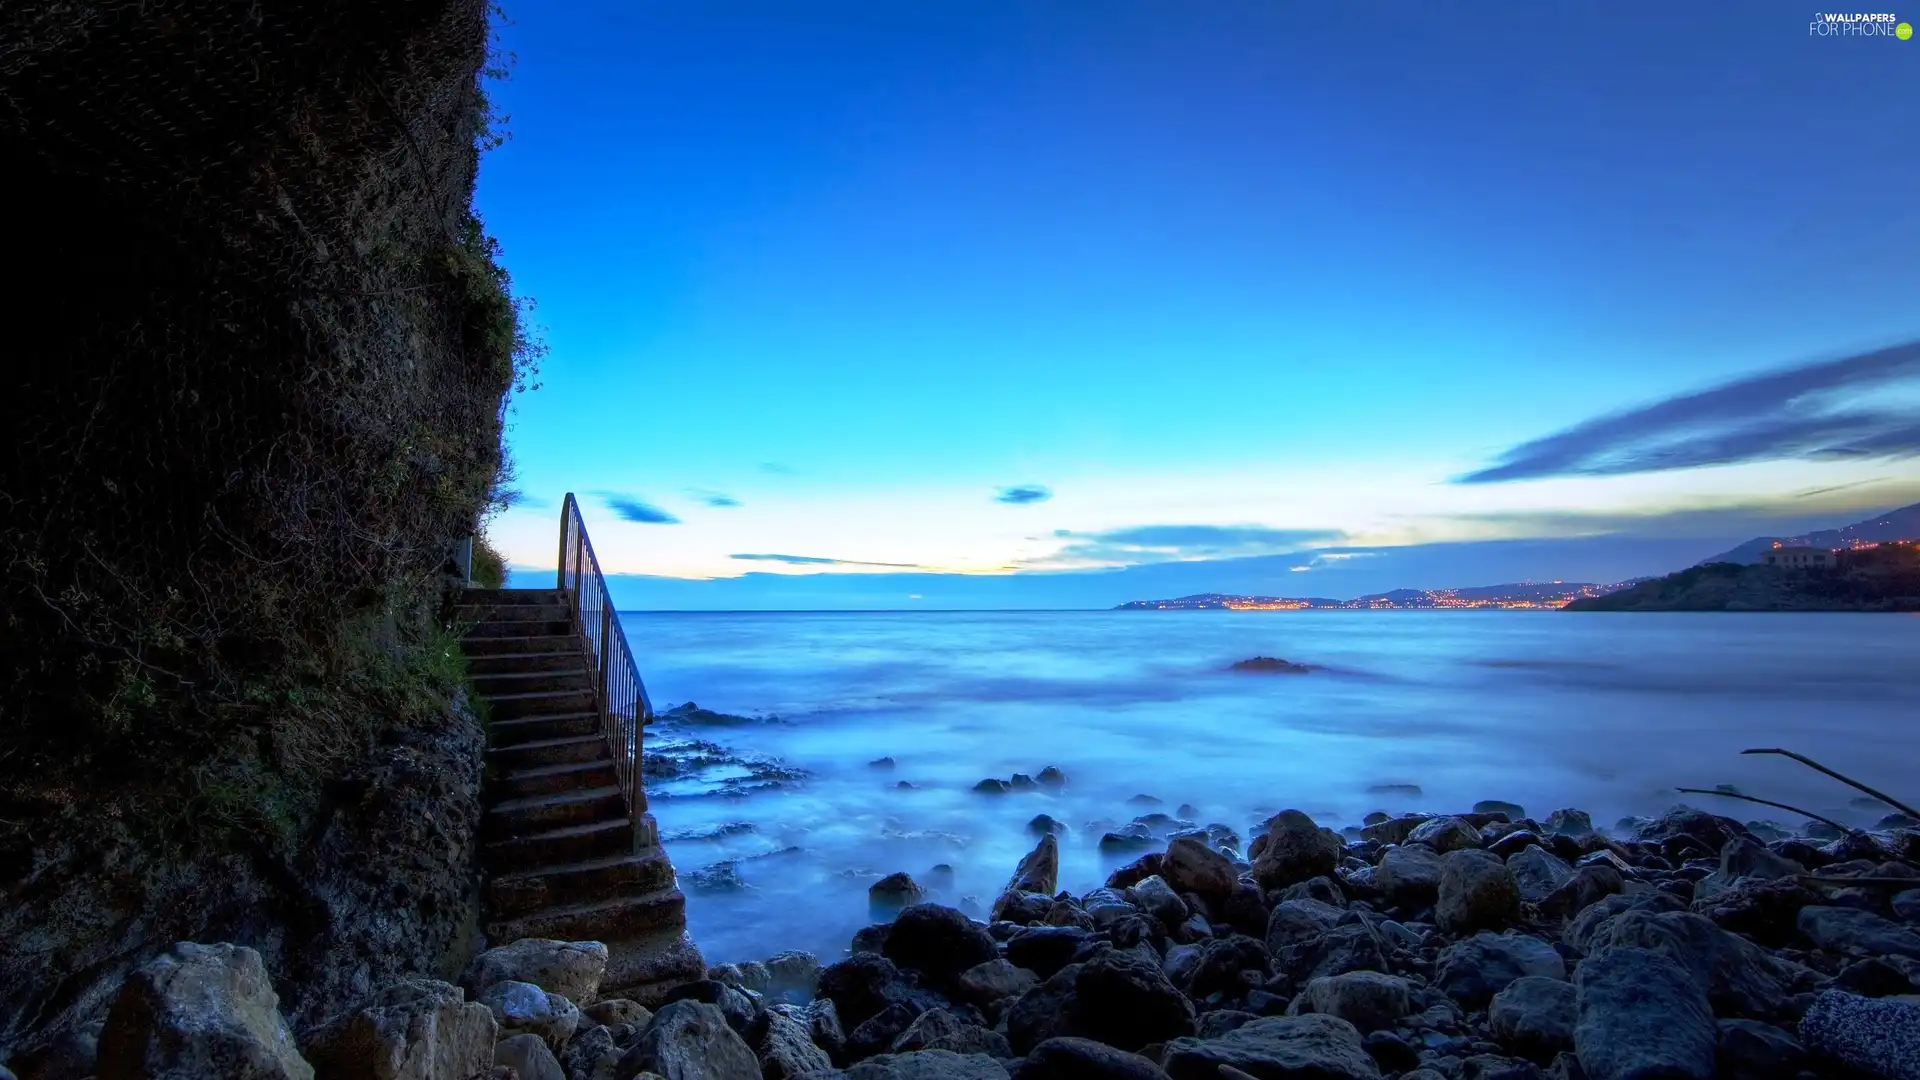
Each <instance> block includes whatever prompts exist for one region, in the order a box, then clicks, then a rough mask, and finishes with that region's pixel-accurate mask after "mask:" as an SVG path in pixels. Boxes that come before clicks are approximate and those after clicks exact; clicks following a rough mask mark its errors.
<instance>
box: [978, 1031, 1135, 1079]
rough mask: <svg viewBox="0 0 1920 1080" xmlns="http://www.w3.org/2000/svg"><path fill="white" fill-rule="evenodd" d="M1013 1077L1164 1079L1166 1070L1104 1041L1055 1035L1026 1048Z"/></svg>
mask: <svg viewBox="0 0 1920 1080" xmlns="http://www.w3.org/2000/svg"><path fill="white" fill-rule="evenodd" d="M1013 1080H1167V1073H1166V1070H1164V1069H1162V1068H1161V1067H1160V1066H1159V1065H1157V1064H1155V1063H1154V1062H1152V1061H1149V1060H1147V1059H1146V1058H1143V1057H1141V1056H1140V1055H1138V1054H1129V1053H1127V1052H1126V1051H1124V1050H1115V1049H1114V1048H1113V1047H1111V1046H1108V1045H1107V1044H1105V1043H1100V1042H1095V1041H1093V1040H1092V1039H1075V1038H1059V1039H1048V1040H1047V1041H1046V1042H1043V1043H1041V1044H1040V1045H1039V1046H1036V1047H1034V1048H1033V1049H1032V1050H1031V1051H1029V1052H1028V1054H1027V1056H1026V1059H1025V1060H1023V1061H1022V1062H1021V1063H1020V1065H1019V1067H1018V1068H1016V1069H1015V1070H1014V1072H1013Z"/></svg>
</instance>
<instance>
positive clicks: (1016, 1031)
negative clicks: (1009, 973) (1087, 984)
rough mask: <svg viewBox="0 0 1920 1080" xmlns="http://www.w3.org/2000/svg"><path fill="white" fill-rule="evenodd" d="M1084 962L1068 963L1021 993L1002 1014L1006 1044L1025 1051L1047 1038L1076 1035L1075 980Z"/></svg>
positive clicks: (1077, 1031)
mask: <svg viewBox="0 0 1920 1080" xmlns="http://www.w3.org/2000/svg"><path fill="white" fill-rule="evenodd" d="M1082 967H1084V964H1078V963H1075V964H1068V965H1066V966H1065V967H1063V968H1061V969H1060V970H1058V971H1056V972H1054V973H1053V974H1052V975H1051V976H1049V977H1048V978H1047V980H1046V981H1045V982H1043V983H1041V984H1040V985H1039V986H1036V987H1034V988H1033V989H1031V990H1029V991H1027V992H1026V993H1025V994H1022V995H1020V999H1019V1000H1018V1001H1016V1002H1014V1003H1013V1006H1012V1007H1011V1008H1009V1009H1008V1010H1007V1011H1006V1014H1005V1016H1004V1017H1003V1021H1004V1026H1005V1028H1006V1036H1007V1042H1008V1044H1009V1045H1010V1046H1011V1047H1012V1048H1013V1052H1014V1053H1016V1054H1024V1053H1026V1052H1027V1051H1029V1050H1032V1049H1033V1048H1034V1047H1035V1046H1038V1045H1039V1044H1041V1043H1042V1042H1045V1041H1046V1040H1048V1039H1052V1038H1056V1037H1059V1036H1067V1035H1072V1036H1079V1035H1084V1034H1085V1032H1083V1031H1081V1030H1079V1028H1078V1025H1077V1021H1078V1010H1077V1009H1076V1008H1075V1004H1076V1002H1075V1000H1074V998H1075V989H1074V987H1075V984H1076V983H1077V982H1078V981H1079V978H1080V971H1081V968H1082Z"/></svg>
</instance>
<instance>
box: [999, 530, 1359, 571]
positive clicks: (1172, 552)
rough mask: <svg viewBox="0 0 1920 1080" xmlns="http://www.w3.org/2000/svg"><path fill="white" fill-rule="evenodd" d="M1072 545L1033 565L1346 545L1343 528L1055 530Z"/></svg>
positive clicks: (1213, 556)
mask: <svg viewBox="0 0 1920 1080" xmlns="http://www.w3.org/2000/svg"><path fill="white" fill-rule="evenodd" d="M1053 535H1054V537H1055V538H1056V539H1062V540H1069V541H1072V542H1071V543H1069V544H1067V545H1066V546H1064V547H1062V548H1061V549H1060V550H1059V551H1057V552H1055V553H1053V554H1052V555H1049V556H1047V557H1045V558H1043V559H1038V560H1034V561H1033V562H1031V563H1029V564H1028V565H1032V566H1046V565H1059V564H1086V563H1099V564H1108V565H1112V564H1120V565H1138V564H1143V563H1153V562H1174V561H1186V560H1196V559H1237V558H1244V557H1246V556H1249V555H1277V554H1292V553H1295V552H1299V551H1300V549H1302V548H1309V547H1313V546H1315V545H1320V544H1328V543H1333V542H1337V541H1340V540H1344V539H1346V538H1347V534H1346V533H1344V532H1342V531H1340V530H1338V529H1274V528H1269V527H1267V526H1264V525H1136V526H1132V527H1129V528H1124V529H1107V530H1104V531H1101V532H1074V531H1073V530H1071V529H1056V530H1054V534H1053Z"/></svg>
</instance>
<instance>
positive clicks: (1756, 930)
mask: <svg viewBox="0 0 1920 1080" xmlns="http://www.w3.org/2000/svg"><path fill="white" fill-rule="evenodd" d="M1819 902H1820V898H1819V897H1818V896H1816V895H1814V893H1813V892H1812V891H1811V890H1809V889H1808V888H1807V887H1806V886H1804V885H1801V884H1800V883H1799V882H1798V881H1794V880H1792V879H1790V878H1778V879H1773V880H1767V879H1761V878H1745V879H1742V880H1740V881H1738V882H1735V883H1734V884H1733V885H1731V886H1729V887H1727V888H1725V889H1721V890H1719V891H1717V892H1714V893H1712V894H1711V895H1708V896H1702V897H1697V898H1696V899H1695V900H1694V901H1693V910H1694V911H1696V912H1698V913H1699V914H1701V915H1704V916H1706V917H1707V918H1709V919H1712V920H1713V921H1714V924H1715V925H1717V926H1719V927H1720V928H1721V929H1724V930H1731V931H1733V932H1734V933H1737V934H1745V935H1747V936H1748V937H1751V938H1753V939H1754V940H1755V941H1758V942H1760V943H1761V944H1763V945H1770V946H1773V947H1775V948H1778V947H1780V946H1784V945H1787V944H1790V943H1792V942H1793V941H1794V939H1795V938H1796V937H1798V936H1799V918H1800V909H1801V908H1804V907H1807V906H1809V905H1812V904H1818V903H1819Z"/></svg>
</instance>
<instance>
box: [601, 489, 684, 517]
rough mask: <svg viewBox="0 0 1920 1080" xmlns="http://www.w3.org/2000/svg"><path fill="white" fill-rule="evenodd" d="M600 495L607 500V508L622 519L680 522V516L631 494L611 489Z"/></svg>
mask: <svg viewBox="0 0 1920 1080" xmlns="http://www.w3.org/2000/svg"><path fill="white" fill-rule="evenodd" d="M599 495H600V498H601V499H603V500H604V501H605V502H606V504H607V509H609V510H612V511H613V512H614V515H615V516H616V517H618V518H619V519H620V520H621V521H632V522H637V523H639V524H641V525H678V524H680V519H679V518H677V517H674V516H673V515H672V514H669V513H667V512H666V511H665V510H662V509H660V508H659V507H657V506H655V505H653V504H652V503H649V502H645V501H643V500H640V499H636V498H634V497H633V496H631V495H621V494H618V493H617V492H611V491H602V492H599Z"/></svg>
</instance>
